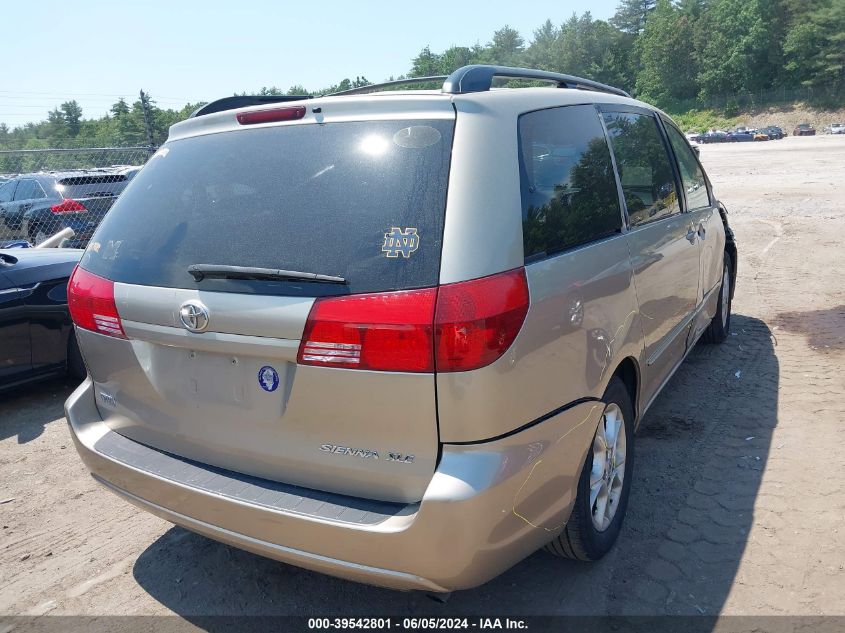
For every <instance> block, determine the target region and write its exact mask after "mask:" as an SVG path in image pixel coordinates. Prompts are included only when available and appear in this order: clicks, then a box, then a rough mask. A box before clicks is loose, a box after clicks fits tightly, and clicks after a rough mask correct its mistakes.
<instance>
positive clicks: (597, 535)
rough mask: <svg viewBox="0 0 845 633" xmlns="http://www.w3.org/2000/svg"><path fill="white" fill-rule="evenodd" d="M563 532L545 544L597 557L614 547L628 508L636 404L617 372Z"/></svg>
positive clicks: (554, 550) (578, 556) (557, 550)
mask: <svg viewBox="0 0 845 633" xmlns="http://www.w3.org/2000/svg"><path fill="white" fill-rule="evenodd" d="M602 401H603V402H604V403H605V405H604V411H603V413H602V417H601V420H600V421H599V425H598V428H597V429H596V434H595V435H594V436H593V442H592V444H591V445H590V450H589V451H588V453H587V460H586V462H585V463H584V467H583V469H582V471H581V477H580V479H579V480H578V494H577V497H576V499H575V505H574V506H573V508H572V514H571V515H570V517H569V521H568V522H567V523H566V527H565V528H564V530H563V532H562V533H561V534H560V535H559V536H558V537H557V538H555V540H553V541H552V542H551V543H549V544H548V545H547V546H546V549H548V550H549V551H550V552H551V553H553V554H555V555H557V556H562V557H565V558H574V559H577V560H598V559H599V558H601V557H602V556H604V555H605V554H606V553H607V552H609V551H610V549H611V548H612V547H613V544H614V543H615V542H616V539H617V537H618V536H619V532H620V530H621V529H622V521H623V520H624V518H625V512H626V510H627V508H628V494H629V492H630V489H631V476H632V471H633V466H634V408H633V405H632V403H631V396H630V395H629V393H628V389H627V387H626V386H625V383H624V382H622V380H621V379H620V378H618V377H614V378H613V379H612V380H611V381H610V384H609V385H608V387H607V391H605V394H604V397H603V398H602Z"/></svg>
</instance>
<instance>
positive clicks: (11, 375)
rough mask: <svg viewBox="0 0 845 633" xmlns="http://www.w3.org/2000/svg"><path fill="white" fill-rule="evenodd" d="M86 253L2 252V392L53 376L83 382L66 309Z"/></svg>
mask: <svg viewBox="0 0 845 633" xmlns="http://www.w3.org/2000/svg"><path fill="white" fill-rule="evenodd" d="M81 256H82V251H81V250H79V249H67V248H43V249H42V248H9V249H0V390H3V389H6V388H9V387H13V386H15V385H19V384H21V383H24V382H28V381H30V380H36V379H38V378H42V377H44V376H47V375H50V374H61V373H64V372H67V373H69V374H70V375H71V376H74V377H77V378H82V377H84V375H85V366H84V364H83V362H82V356H81V355H80V353H79V348H78V347H77V345H76V338H75V336H74V335H73V327H72V324H71V320H70V315H69V313H68V307H67V283H68V278H69V277H70V274H71V273H72V272H73V269H74V267H75V266H76V264H77V262H78V261H79V258H80V257H81Z"/></svg>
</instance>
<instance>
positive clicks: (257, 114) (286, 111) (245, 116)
mask: <svg viewBox="0 0 845 633" xmlns="http://www.w3.org/2000/svg"><path fill="white" fill-rule="evenodd" d="M304 116H305V108H304V107H303V106H294V107H292V108H273V109H272V110H255V111H253V112H241V113H240V114H237V115H236V117H237V119H238V123H240V124H241V125H254V124H256V123H276V122H277V121H296V120H297V119H301V118H302V117H304Z"/></svg>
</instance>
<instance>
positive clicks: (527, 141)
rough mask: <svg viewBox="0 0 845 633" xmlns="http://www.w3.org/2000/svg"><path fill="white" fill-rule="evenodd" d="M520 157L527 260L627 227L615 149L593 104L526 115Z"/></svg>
mask: <svg viewBox="0 0 845 633" xmlns="http://www.w3.org/2000/svg"><path fill="white" fill-rule="evenodd" d="M519 161H520V182H521V193H522V239H523V245H524V248H525V260H526V262H529V261H536V260H538V259H542V258H543V257H548V256H550V255H553V254H554V253H558V252H560V251H562V250H565V249H567V248H572V247H573V246H578V245H579V244H586V243H587V242H592V241H594V240H598V239H601V238H603V237H607V236H608V235H612V234H614V233H618V232H620V231H621V230H622V213H621V210H620V208H619V193H618V190H617V189H616V180H615V178H614V175H613V164H612V162H611V160H610V150H609V148H608V146H607V139H606V138H605V135H604V130H602V126H601V122H600V121H599V118H598V115H597V114H596V110H595V108H594V107H593V106H586V105H585V106H565V107H560V108H551V109H548V110H539V111H537V112H529V113H527V114H523V115H522V116H521V117H520V118H519Z"/></svg>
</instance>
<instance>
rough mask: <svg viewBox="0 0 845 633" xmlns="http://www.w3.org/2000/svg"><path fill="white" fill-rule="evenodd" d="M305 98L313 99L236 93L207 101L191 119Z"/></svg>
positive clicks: (296, 96) (303, 96) (298, 96)
mask: <svg viewBox="0 0 845 633" xmlns="http://www.w3.org/2000/svg"><path fill="white" fill-rule="evenodd" d="M303 99H311V96H310V95H236V96H234V97H223V98H222V99H217V100H216V101H212V102H211V103H206V104H205V105H204V106H200V107H199V108H197V109H196V110H194V111H193V112H192V113H191V116H189V117H188V118H189V119H193V118H195V117H198V116H204V115H206V114H213V113H214V112H223V111H224V110H234V109H235V108H245V107H247V106H254V105H262V104H266V103H281V102H284V101H302V100H303Z"/></svg>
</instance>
